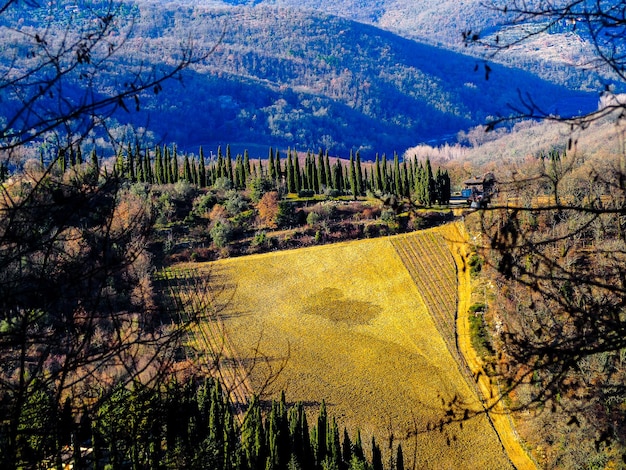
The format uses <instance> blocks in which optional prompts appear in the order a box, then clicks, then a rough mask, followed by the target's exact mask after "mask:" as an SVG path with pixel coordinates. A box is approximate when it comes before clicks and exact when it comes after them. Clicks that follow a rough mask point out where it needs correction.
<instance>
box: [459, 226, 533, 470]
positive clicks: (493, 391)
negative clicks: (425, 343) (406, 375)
mask: <svg viewBox="0 0 626 470" xmlns="http://www.w3.org/2000/svg"><path fill="white" fill-rule="evenodd" d="M448 235H449V243H450V247H451V250H452V254H453V256H454V260H455V262H456V264H457V268H458V270H457V271H458V278H459V279H458V285H459V305H458V315H457V325H456V327H457V341H458V347H459V350H460V352H461V354H462V355H463V357H464V358H465V361H466V362H467V365H468V366H469V369H470V371H471V373H472V375H473V376H474V378H475V381H476V384H477V385H478V388H479V389H480V392H481V393H482V400H483V403H484V405H485V408H486V409H487V410H489V411H488V415H489V418H490V419H491V422H492V423H493V426H494V428H495V430H496V432H497V433H498V436H499V437H500V441H501V442H502V445H503V446H504V449H505V450H506V452H507V454H508V456H509V458H510V459H511V462H513V465H514V466H515V467H516V468H517V469H519V470H525V469H537V468H538V467H537V465H536V464H535V462H534V461H533V460H532V459H531V457H530V456H529V455H528V453H527V452H526V451H525V450H524V448H523V447H522V444H521V443H520V441H519V437H518V435H517V433H516V431H515V427H514V424H513V422H512V419H511V416H510V415H509V413H508V412H507V410H506V409H505V407H504V406H503V404H502V401H501V400H499V391H498V388H497V386H496V385H494V384H492V383H491V380H490V379H489V377H488V376H487V375H486V374H485V373H484V371H483V368H482V364H481V361H480V359H479V358H478V356H477V355H476V352H475V351H474V348H473V347H472V344H471V338H470V327H469V307H470V299H471V294H472V287H471V278H470V271H469V268H468V266H467V262H466V260H467V258H468V256H469V247H468V245H467V240H468V237H467V233H466V232H465V228H464V227H463V225H462V224H461V223H456V224H453V225H451V227H450V231H449V233H448Z"/></svg>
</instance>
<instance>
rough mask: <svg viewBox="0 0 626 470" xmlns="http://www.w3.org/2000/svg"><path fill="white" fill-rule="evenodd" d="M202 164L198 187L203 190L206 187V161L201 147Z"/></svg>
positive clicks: (200, 164)
mask: <svg viewBox="0 0 626 470" xmlns="http://www.w3.org/2000/svg"><path fill="white" fill-rule="evenodd" d="M199 153H200V157H199V158H200V162H199V163H198V180H199V181H198V186H200V187H201V188H204V187H206V185H207V181H206V160H205V158H204V150H203V149H202V147H200V151H199Z"/></svg>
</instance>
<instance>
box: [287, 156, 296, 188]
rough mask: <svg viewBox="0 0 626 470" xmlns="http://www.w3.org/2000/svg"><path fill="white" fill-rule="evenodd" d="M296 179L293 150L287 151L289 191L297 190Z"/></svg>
mask: <svg viewBox="0 0 626 470" xmlns="http://www.w3.org/2000/svg"><path fill="white" fill-rule="evenodd" d="M295 188H296V180H295V176H294V167H293V160H292V158H291V152H290V151H288V152H287V192H288V193H294V192H296V189H295Z"/></svg>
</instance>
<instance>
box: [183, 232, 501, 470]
mask: <svg viewBox="0 0 626 470" xmlns="http://www.w3.org/2000/svg"><path fill="white" fill-rule="evenodd" d="M421 245H424V246H426V247H429V248H428V250H427V252H426V253H429V254H426V255H425V254H423V253H422V254H421V255H420V256H421V257H423V259H422V266H417V265H405V263H406V262H407V259H408V256H409V255H408V254H406V253H405V254H403V255H402V256H400V255H399V254H398V252H399V251H398V250H404V252H408V251H410V250H417V249H419V247H420V246H421ZM446 250H448V248H447V245H446V243H445V239H444V237H442V236H440V235H439V234H438V232H436V231H435V230H428V231H424V232H418V233H415V234H411V235H401V236H398V237H389V238H379V239H373V240H362V241H354V242H347V243H340V244H336V245H325V246H319V247H313V248H305V249H300V250H291V251H285V252H276V253H269V254H262V255H255V256H249V257H243V258H235V259H227V260H222V261H219V262H215V263H211V264H205V265H195V267H196V268H198V267H199V271H198V273H199V274H200V275H203V274H202V273H203V272H204V273H205V274H204V275H206V276H209V275H210V276H211V278H212V279H213V282H215V283H216V284H217V285H221V286H226V288H225V289H219V290H220V292H221V294H220V295H221V296H222V297H223V298H224V299H226V300H225V301H224V302H223V305H225V307H224V308H223V309H222V311H221V313H220V315H221V321H222V322H223V327H224V329H225V330H226V332H227V335H228V339H229V342H230V343H231V344H232V348H230V349H231V350H233V351H236V354H237V356H238V358H239V361H240V363H241V364H244V365H245V366H246V367H247V368H248V371H249V373H250V385H251V386H252V388H253V389H255V390H257V391H258V389H259V387H261V386H263V384H267V379H268V377H269V376H270V375H272V374H273V373H275V372H276V371H277V370H278V369H280V368H281V366H283V365H284V368H283V369H282V371H281V373H280V374H279V375H278V376H277V377H276V379H275V381H274V382H273V383H271V386H270V387H269V388H267V389H266V390H265V392H266V398H272V397H273V398H276V397H278V396H279V393H280V391H281V390H284V391H285V394H286V397H287V400H288V401H290V402H297V401H302V402H304V403H306V404H310V409H311V412H312V413H316V412H317V408H318V405H319V403H320V402H321V401H322V399H324V400H326V403H327V406H328V408H329V411H330V412H331V413H332V414H333V415H334V416H336V417H337V419H338V420H339V422H340V425H342V426H346V427H347V428H348V430H349V431H351V432H354V431H355V430H356V429H357V428H359V429H360V430H361V433H362V435H363V437H364V442H369V438H370V436H372V435H375V436H376V439H377V441H378V442H387V441H388V437H389V436H390V435H391V434H393V436H394V439H395V440H394V442H395V444H397V443H398V442H402V446H403V450H404V455H405V460H406V461H408V462H412V460H413V459H415V460H416V461H417V467H418V468H451V467H454V466H457V465H458V464H459V463H461V462H462V463H463V465H464V466H466V467H468V468H469V467H475V468H484V469H488V468H494V469H495V468H497V469H503V468H510V464H509V461H508V459H507V457H506V455H505V453H504V451H503V450H502V447H501V445H500V443H499V441H498V439H497V436H496V434H495V432H494V430H493V428H492V427H491V425H490V424H489V422H488V420H487V419H486V417H485V415H484V414H477V415H476V416H475V417H473V418H471V419H469V420H466V421H463V422H456V421H454V419H455V418H457V417H458V416H456V411H457V409H456V408H455V406H456V405H459V404H463V406H466V407H467V406H469V407H470V408H473V409H476V410H479V409H481V405H480V403H479V402H478V400H477V398H476V396H475V393H474V392H473V391H472V389H471V388H470V387H469V386H468V384H467V382H466V381H465V378H464V376H463V375H462V374H461V372H460V371H459V368H458V365H457V362H456V360H455V358H454V356H453V355H452V354H451V352H450V344H449V341H446V340H444V339H443V338H442V336H441V334H440V332H439V330H438V328H437V324H436V322H435V321H434V320H433V308H435V307H436V306H437V300H436V299H434V298H433V295H432V292H424V291H422V289H424V288H425V287H424V285H421V284H419V283H416V282H415V279H416V278H417V279H421V278H424V279H426V278H429V279H431V280H430V281H429V282H430V283H429V284H428V285H429V286H431V287H430V288H429V289H431V288H432V286H433V285H436V286H438V287H439V288H440V289H439V292H440V293H441V295H443V297H446V298H448V300H447V301H446V307H445V308H446V309H448V308H452V309H453V311H452V312H448V315H449V316H450V318H454V309H456V300H455V296H454V293H455V291H456V277H455V276H454V275H450V271H449V269H452V270H454V263H453V262H452V263H450V261H449V260H446V259H447V258H446V256H447V257H448V258H449V257H450V254H449V251H448V254H447V255H446ZM441 257H443V259H444V262H443V265H442V266H448V268H445V269H444V268H441V267H440V266H439V265H440V264H441V263H440V261H441V260H440V258H441ZM407 267H408V268H409V269H407ZM184 268H185V266H181V267H179V269H184ZM452 272H453V271H452ZM433 282H434V283H435V284H433ZM420 285H421V287H420ZM437 295H440V294H439V293H438V294H437ZM435 315H436V316H437V315H439V316H441V314H435ZM259 357H264V358H266V359H267V360H263V361H259V360H258V359H259ZM450 420H453V422H451V423H449V424H447V425H443V426H440V424H441V423H443V422H447V421H450ZM415 431H417V433H416V432H415Z"/></svg>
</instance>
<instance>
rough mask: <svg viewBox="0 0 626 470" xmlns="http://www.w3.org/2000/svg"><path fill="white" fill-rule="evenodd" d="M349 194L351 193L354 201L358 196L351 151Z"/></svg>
mask: <svg viewBox="0 0 626 470" xmlns="http://www.w3.org/2000/svg"><path fill="white" fill-rule="evenodd" d="M349 179H350V192H351V193H352V197H354V199H356V198H357V196H358V194H359V193H358V191H357V185H356V168H355V166H354V157H353V155H352V150H350V176H349Z"/></svg>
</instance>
